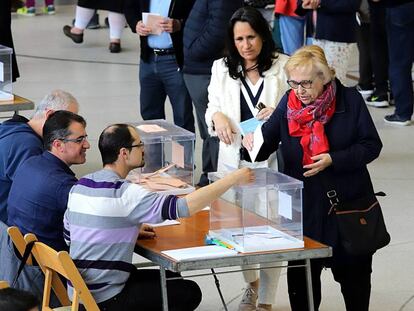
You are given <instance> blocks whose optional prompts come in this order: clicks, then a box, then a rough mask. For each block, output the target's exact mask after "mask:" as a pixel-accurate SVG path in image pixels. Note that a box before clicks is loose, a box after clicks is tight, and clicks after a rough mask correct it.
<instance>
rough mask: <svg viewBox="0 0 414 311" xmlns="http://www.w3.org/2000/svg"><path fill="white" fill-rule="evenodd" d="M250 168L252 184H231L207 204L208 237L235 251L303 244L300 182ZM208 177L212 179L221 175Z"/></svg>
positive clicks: (296, 246)
mask: <svg viewBox="0 0 414 311" xmlns="http://www.w3.org/2000/svg"><path fill="white" fill-rule="evenodd" d="M254 171H255V176H256V180H255V182H254V183H251V184H247V185H238V186H234V187H232V188H230V189H229V190H228V191H227V192H225V193H224V194H223V195H222V196H221V197H220V198H219V199H217V200H215V201H214V202H213V203H212V204H211V206H210V227H209V235H210V237H212V238H214V239H217V240H219V241H222V242H224V243H226V244H229V245H230V246H232V247H233V248H234V249H236V250H237V251H239V252H258V251H270V250H281V249H291V248H302V247H304V242H303V225H302V188H303V183H302V181H300V180H297V179H294V178H292V177H289V176H287V175H284V174H282V173H279V172H276V171H274V170H272V169H268V168H258V169H254ZM208 177H209V179H210V182H214V181H216V180H218V179H220V178H222V177H223V174H220V173H218V172H214V173H209V174H208Z"/></svg>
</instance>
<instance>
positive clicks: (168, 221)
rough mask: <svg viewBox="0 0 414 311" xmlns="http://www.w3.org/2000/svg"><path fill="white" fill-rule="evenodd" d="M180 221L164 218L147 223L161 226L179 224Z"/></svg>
mask: <svg viewBox="0 0 414 311" xmlns="http://www.w3.org/2000/svg"><path fill="white" fill-rule="evenodd" d="M179 224H180V222H179V221H178V220H175V219H167V220H164V221H163V222H160V223H158V224H148V225H150V226H152V227H163V226H174V225H179Z"/></svg>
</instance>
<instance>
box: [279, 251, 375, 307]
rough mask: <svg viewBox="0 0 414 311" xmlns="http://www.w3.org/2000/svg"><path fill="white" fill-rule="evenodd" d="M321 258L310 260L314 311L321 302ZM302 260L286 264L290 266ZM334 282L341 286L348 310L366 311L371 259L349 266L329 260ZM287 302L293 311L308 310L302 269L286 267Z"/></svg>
mask: <svg viewBox="0 0 414 311" xmlns="http://www.w3.org/2000/svg"><path fill="white" fill-rule="evenodd" d="M326 263H327V262H326V260H324V259H314V260H311V271H312V287H313V299H314V305H315V311H317V310H319V305H320V303H321V272H322V269H323V268H324V267H325V265H326ZM298 264H304V261H292V262H289V266H292V265H298ZM329 264H330V269H331V271H332V274H333V276H334V279H335V281H336V282H338V283H339V284H340V285H341V292H342V295H343V297H344V300H345V305H346V310H347V311H368V308H369V298H370V294H371V272H372V256H366V257H360V258H358V260H357V261H356V260H355V261H352V262H351V263H343V262H333V261H329ZM287 280H288V291H289V300H290V306H291V308H292V311H308V310H309V308H308V296H307V287H306V272H305V268H289V269H288V271H287Z"/></svg>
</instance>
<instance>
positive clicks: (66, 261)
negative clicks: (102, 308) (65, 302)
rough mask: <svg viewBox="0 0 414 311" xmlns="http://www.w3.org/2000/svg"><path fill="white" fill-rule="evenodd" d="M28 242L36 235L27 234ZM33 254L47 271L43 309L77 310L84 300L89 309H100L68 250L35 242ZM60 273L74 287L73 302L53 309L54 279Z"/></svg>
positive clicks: (88, 310) (48, 310) (96, 310)
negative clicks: (60, 249)
mask: <svg viewBox="0 0 414 311" xmlns="http://www.w3.org/2000/svg"><path fill="white" fill-rule="evenodd" d="M25 239H26V242H30V241H33V239H36V237H35V236H34V235H30V234H26V235H25ZM32 254H33V256H34V258H35V259H36V261H37V263H38V264H39V266H41V267H42V269H43V270H44V271H45V287H44V291H43V302H42V311H51V310H71V311H77V310H78V308H79V301H80V300H81V301H82V304H83V305H84V307H85V309H86V310H87V311H99V308H98V305H97V304H96V302H95V299H94V298H93V296H92V294H91V292H90V291H89V289H88V288H87V287H86V284H85V282H84V280H83V279H82V276H81V275H80V273H79V271H78V269H77V268H76V266H75V264H74V263H73V260H72V258H70V256H69V254H68V252H66V251H60V252H57V251H55V250H54V249H53V248H51V247H49V246H47V245H46V244H44V243H42V242H35V243H34V246H33V249H32ZM59 274H60V275H61V276H63V277H65V278H66V279H67V280H69V281H70V283H71V284H72V287H73V296H72V304H71V306H70V307H69V308H65V309H63V308H58V309H51V308H50V307H49V302H50V292H51V287H52V281H53V280H54V279H57V278H59Z"/></svg>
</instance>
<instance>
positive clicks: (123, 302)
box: [98, 269, 201, 311]
mask: <svg viewBox="0 0 414 311" xmlns="http://www.w3.org/2000/svg"><path fill="white" fill-rule="evenodd" d="M166 274H167V278H168V277H177V276H179V275H178V274H176V273H172V272H170V271H167V273H166ZM167 291H168V308H169V310H171V311H192V310H195V309H196V308H197V306H198V305H199V304H200V302H201V290H200V288H199V287H198V285H197V283H195V282H194V281H190V280H184V279H180V280H171V281H167ZM98 306H99V309H100V310H101V311H119V310H125V311H126V310H134V311H140V310H142V311H161V310H162V296H161V284H160V272H159V270H155V269H139V270H137V269H135V270H133V271H132V272H131V276H130V277H129V279H128V281H127V283H126V284H125V287H124V289H123V290H122V292H120V293H119V294H118V295H116V296H115V297H113V298H111V299H109V300H106V301H104V302H101V303H99V304H98Z"/></svg>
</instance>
